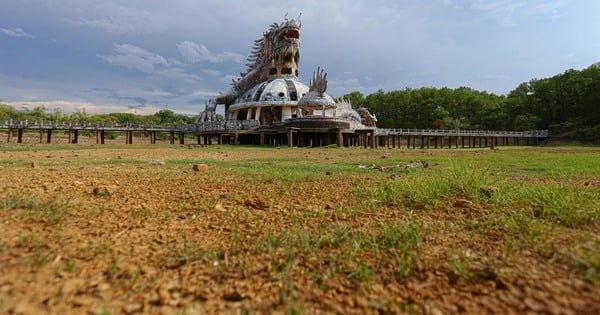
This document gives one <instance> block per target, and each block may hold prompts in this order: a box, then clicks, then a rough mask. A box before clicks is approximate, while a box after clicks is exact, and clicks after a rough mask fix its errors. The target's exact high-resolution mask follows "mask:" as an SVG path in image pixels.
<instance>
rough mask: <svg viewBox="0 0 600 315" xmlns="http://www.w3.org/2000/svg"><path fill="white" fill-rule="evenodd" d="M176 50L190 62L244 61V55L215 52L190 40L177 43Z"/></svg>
mask: <svg viewBox="0 0 600 315" xmlns="http://www.w3.org/2000/svg"><path fill="white" fill-rule="evenodd" d="M177 50H179V53H180V54H181V55H182V56H183V57H184V58H185V59H187V60H188V61H189V62H191V63H196V62H201V61H209V62H212V63H221V62H226V61H233V62H237V63H242V62H244V56H242V55H240V54H236V53H232V52H228V51H226V52H222V53H220V54H216V53H213V52H211V51H210V50H208V48H207V47H206V46H204V45H198V44H197V43H194V42H192V41H184V42H182V43H179V44H177Z"/></svg>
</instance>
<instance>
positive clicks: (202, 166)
mask: <svg viewBox="0 0 600 315" xmlns="http://www.w3.org/2000/svg"><path fill="white" fill-rule="evenodd" d="M192 169H193V170H194V172H206V171H208V165H207V164H194V165H193V166H192Z"/></svg>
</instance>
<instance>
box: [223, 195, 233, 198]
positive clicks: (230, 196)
mask: <svg viewBox="0 0 600 315" xmlns="http://www.w3.org/2000/svg"><path fill="white" fill-rule="evenodd" d="M232 197H233V196H232V195H231V194H221V199H231V198H232Z"/></svg>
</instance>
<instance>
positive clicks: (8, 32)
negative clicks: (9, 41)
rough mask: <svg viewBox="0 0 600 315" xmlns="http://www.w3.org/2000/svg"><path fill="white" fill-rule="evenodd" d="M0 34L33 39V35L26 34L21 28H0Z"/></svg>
mask: <svg viewBox="0 0 600 315" xmlns="http://www.w3.org/2000/svg"><path fill="white" fill-rule="evenodd" d="M0 34H4V35H8V36H10V37H25V38H34V37H33V35H31V34H28V33H27V32H25V31H24V30H23V29H22V28H13V29H7V28H2V27H0Z"/></svg>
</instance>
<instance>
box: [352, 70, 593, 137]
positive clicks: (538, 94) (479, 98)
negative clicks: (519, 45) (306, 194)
mask: <svg viewBox="0 0 600 315" xmlns="http://www.w3.org/2000/svg"><path fill="white" fill-rule="evenodd" d="M342 99H344V100H346V101H349V102H351V103H352V105H353V106H354V107H366V108H367V109H369V111H371V112H372V113H374V114H375V115H377V119H378V121H377V126H378V127H382V128H417V129H436V128H439V129H474V130H540V129H548V130H550V134H551V135H563V136H567V137H571V138H573V139H578V140H585V141H598V140H600V63H596V64H594V65H592V66H590V67H588V68H586V69H584V70H580V71H579V70H573V69H570V70H567V71H565V72H564V73H561V74H558V75H555V76H553V77H550V78H545V79H532V80H530V81H529V82H524V83H521V84H520V85H519V86H518V87H517V88H515V89H514V90H512V91H510V93H508V95H495V94H493V93H487V92H485V91H483V92H482V91H477V90H474V89H471V88H468V87H460V88H456V89H450V88H447V87H444V88H433V87H422V88H418V89H411V88H406V89H404V90H396V91H389V92H385V91H383V90H379V91H377V92H376V93H373V94H370V95H367V96H364V95H363V94H362V93H360V92H352V93H349V94H346V95H344V96H343V97H342Z"/></svg>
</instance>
